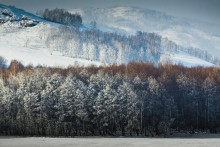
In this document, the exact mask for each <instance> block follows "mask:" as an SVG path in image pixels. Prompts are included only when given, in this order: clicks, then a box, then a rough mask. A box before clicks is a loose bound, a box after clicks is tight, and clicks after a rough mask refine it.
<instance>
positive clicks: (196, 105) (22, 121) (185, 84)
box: [0, 61, 220, 136]
mask: <svg viewBox="0 0 220 147" xmlns="http://www.w3.org/2000/svg"><path fill="white" fill-rule="evenodd" d="M219 77H220V69H219V68H214V67H213V68H203V67H195V68H185V67H183V66H177V65H163V66H162V65H160V66H158V67H155V66H153V65H152V64H148V63H141V62H132V63H129V64H127V65H112V66H108V67H104V66H103V67H93V66H91V67H87V68H84V67H69V68H66V69H60V68H49V67H41V66H38V67H32V66H27V67H24V66H23V65H22V64H21V63H19V62H17V61H12V62H11V64H10V66H9V67H8V68H0V134H1V135H24V136H155V135H170V134H172V133H174V132H180V131H187V132H191V133H193V132H195V131H203V132H211V133H219V131H220V78H219Z"/></svg>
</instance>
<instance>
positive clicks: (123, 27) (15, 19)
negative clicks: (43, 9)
mask: <svg viewBox="0 0 220 147" xmlns="http://www.w3.org/2000/svg"><path fill="white" fill-rule="evenodd" d="M74 11H77V12H79V13H80V14H81V15H82V18H83V20H84V24H85V26H89V24H90V22H91V21H93V20H96V21H97V28H98V29H101V30H102V31H106V32H108V31H111V32H112V31H117V32H118V33H124V34H133V33H135V32H136V31H137V30H141V31H147V32H157V33H159V34H161V35H163V36H165V37H166V35H167V34H168V37H169V38H171V40H173V41H175V42H176V43H178V44H180V45H187V46H189V45H191V44H190V43H189V44H188V43H184V41H186V40H187V39H188V38H187V37H189V34H188V33H186V34H183V33H182V34H181V32H183V31H185V30H184V29H185V27H186V28H192V27H189V26H190V25H189V24H188V23H186V22H184V21H179V20H176V18H174V17H171V16H168V15H166V14H162V13H159V12H156V11H151V10H142V9H138V8H127V7H116V8H109V9H94V8H93V9H84V10H82V9H78V10H74ZM158 20H160V21H159V22H158ZM170 26H176V27H170ZM58 28H59V24H55V23H51V22H48V21H45V20H44V19H42V18H40V17H38V16H35V15H33V14H31V13H28V12H25V11H24V10H20V9H17V8H14V7H9V6H5V5H1V4H0V56H2V57H4V58H6V59H7V61H8V63H9V62H10V61H11V60H13V59H16V60H19V61H21V62H22V63H23V64H24V65H28V64H33V65H35V66H36V65H46V66H61V67H67V66H69V65H75V64H77V65H82V66H88V65H91V64H93V65H101V64H103V63H101V62H97V61H90V60H85V59H82V58H81V59H80V58H70V57H66V56H63V55H62V54H60V53H59V52H54V51H51V49H50V48H48V45H47V44H46V39H47V36H48V35H50V33H51V32H55V31H56V30H57V29H58ZM178 29H180V31H179V30H178ZM181 29H182V30H181ZM198 33H200V35H201V31H199V32H198ZM202 33H205V32H202ZM184 35H186V36H187V37H186V38H185V39H184V37H182V36H184ZM172 37H173V38H172ZM175 37H176V38H177V39H176V38H175ZM206 37H207V35H206ZM189 38H191V39H190V41H193V39H195V40H196V38H195V36H193V35H191V36H190V37H189ZM218 39H219V38H218V37H216V38H215V39H214V40H215V41H216V44H214V43H213V38H212V40H211V41H210V42H207V43H206V44H210V46H211V45H212V46H216V47H217V45H218V43H219V42H218ZM55 41H56V40H55ZM178 41H179V42H178ZM193 43H196V42H193ZM214 49H215V48H214ZM168 54H169V53H168ZM167 58H169V59H168V60H169V62H170V63H173V64H183V65H185V66H189V67H191V66H198V65H201V66H213V64H211V63H209V62H206V61H204V60H201V59H199V58H196V57H194V56H190V55H189V54H185V53H182V52H178V53H175V54H169V55H167V54H166V53H165V54H164V55H162V56H161V59H160V60H161V62H164V61H167Z"/></svg>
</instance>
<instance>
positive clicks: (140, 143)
mask: <svg viewBox="0 0 220 147" xmlns="http://www.w3.org/2000/svg"><path fill="white" fill-rule="evenodd" d="M219 144H220V139H219V138H212V139H210V138H209V139H198V138H197V139H195V138H193V139H166V138H164V139H160V138H154V139H152V138H35V137H32V138H28V137H27V138H14V137H9V138H0V146H1V147H30V146H31V147H217V146H219Z"/></svg>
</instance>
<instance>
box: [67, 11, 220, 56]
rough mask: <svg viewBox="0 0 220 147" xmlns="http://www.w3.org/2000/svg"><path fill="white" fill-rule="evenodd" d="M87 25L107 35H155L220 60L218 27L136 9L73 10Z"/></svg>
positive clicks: (219, 32)
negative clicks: (142, 32) (94, 25)
mask: <svg viewBox="0 0 220 147" xmlns="http://www.w3.org/2000/svg"><path fill="white" fill-rule="evenodd" d="M70 12H74V13H75V12H78V13H80V14H81V15H82V17H83V20H84V22H86V23H87V24H89V23H90V22H91V21H94V20H95V21H96V22H97V27H98V28H101V29H103V30H105V31H111V30H112V31H118V32H121V33H125V34H134V33H136V31H145V32H154V33H157V34H159V35H161V36H162V37H167V38H168V39H169V40H171V41H174V42H175V43H177V44H178V45H182V46H184V47H189V46H191V47H194V48H200V49H202V50H207V51H208V52H210V53H212V54H213V55H218V56H220V29H219V26H220V25H218V24H210V23H206V22H201V21H196V20H190V19H186V18H178V17H173V16H170V15H167V14H165V13H161V12H158V11H153V10H149V9H141V8H136V7H111V8H102V9H99V8H88V9H72V10H70Z"/></svg>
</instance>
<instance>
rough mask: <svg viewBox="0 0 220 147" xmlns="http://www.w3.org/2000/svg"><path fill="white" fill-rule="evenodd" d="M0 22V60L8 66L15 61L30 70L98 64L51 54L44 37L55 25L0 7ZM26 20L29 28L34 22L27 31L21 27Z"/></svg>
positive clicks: (28, 14)
mask: <svg viewBox="0 0 220 147" xmlns="http://www.w3.org/2000/svg"><path fill="white" fill-rule="evenodd" d="M23 18H25V19H23ZM0 20H3V21H4V22H2V23H0V56H2V57H4V58H6V60H7V61H8V63H9V62H10V61H11V60H13V59H16V60H19V61H21V62H22V63H23V64H24V65H28V64H33V65H34V66H36V65H45V66H60V67H67V66H69V65H81V66H87V65H91V64H93V65H100V64H101V63H99V62H93V61H88V60H84V59H73V58H70V57H65V56H62V55H60V54H59V53H57V52H54V53H51V52H50V51H49V49H48V48H47V47H46V45H45V36H46V35H47V34H48V33H49V30H51V29H56V27H58V25H56V24H53V23H51V22H47V21H45V20H43V19H41V18H39V17H37V16H35V15H33V14H30V13H27V12H25V11H23V10H20V9H16V8H14V7H7V6H4V5H1V4H0ZM26 20H27V23H29V24H32V23H33V22H34V25H33V26H31V27H27V26H24V25H22V22H23V21H26ZM35 22H36V24H35Z"/></svg>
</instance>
